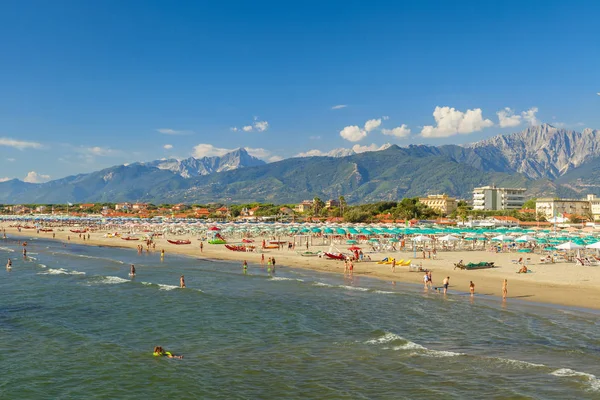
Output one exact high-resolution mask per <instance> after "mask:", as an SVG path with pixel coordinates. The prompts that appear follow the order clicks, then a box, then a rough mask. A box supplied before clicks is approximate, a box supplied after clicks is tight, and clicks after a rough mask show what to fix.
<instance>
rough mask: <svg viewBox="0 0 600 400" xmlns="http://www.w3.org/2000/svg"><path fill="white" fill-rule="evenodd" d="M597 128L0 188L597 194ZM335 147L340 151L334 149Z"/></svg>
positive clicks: (226, 159)
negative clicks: (494, 189)
mask: <svg viewBox="0 0 600 400" xmlns="http://www.w3.org/2000/svg"><path fill="white" fill-rule="evenodd" d="M599 139H600V131H598V130H591V129H586V130H584V131H583V132H575V131H571V130H565V129H558V128H555V127H553V126H551V125H548V124H544V125H540V126H533V127H529V128H527V129H525V130H523V131H521V132H517V133H513V134H510V135H500V136H495V137H492V138H490V139H487V140H483V141H480V142H476V143H471V144H467V145H462V146H459V145H444V146H425V145H411V146H408V147H398V146H396V145H391V146H387V145H385V146H383V147H382V149H381V150H379V149H374V150H377V151H364V152H360V153H358V152H357V151H354V150H353V151H352V152H351V153H348V154H345V153H344V152H341V151H336V152H334V153H332V155H334V156H337V157H334V156H312V157H296V158H289V159H286V160H282V161H278V162H274V163H269V164H267V163H265V162H264V161H262V160H260V159H258V158H256V157H253V156H251V155H250V154H248V152H247V151H246V150H245V149H238V150H235V151H233V152H231V153H227V154H225V155H223V156H220V157H205V158H200V159H195V158H188V159H185V160H176V159H169V160H157V161H152V162H146V163H133V164H130V165H119V166H114V167H110V168H106V169H103V170H101V171H96V172H92V173H89V174H80V175H75V176H69V177H66V178H62V179H57V180H54V181H50V182H46V183H40V184H33V183H25V182H22V181H19V180H11V181H7V182H2V183H0V202H1V203H7V204H15V203H66V202H73V203H75V202H77V203H80V202H117V201H148V202H153V203H174V202H186V203H207V202H251V201H261V202H274V203H291V202H298V201H301V200H304V199H310V198H313V197H314V196H319V197H321V198H323V199H327V198H337V197H338V196H340V195H344V196H345V198H346V200H347V201H349V202H353V203H358V202H371V201H380V200H397V199H400V198H402V197H407V196H411V197H412V196H422V195H426V194H433V193H447V194H449V195H453V196H457V197H459V198H470V192H471V191H472V190H473V188H474V187H476V186H482V185H491V184H496V185H498V186H504V187H525V188H527V189H528V192H527V196H528V197H537V196H542V195H545V196H558V197H582V196H583V195H584V194H586V193H594V194H599V195H600V175H599V174H598V172H600V142H599ZM338 150H339V149H338Z"/></svg>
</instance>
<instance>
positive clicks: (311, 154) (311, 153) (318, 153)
mask: <svg viewBox="0 0 600 400" xmlns="http://www.w3.org/2000/svg"><path fill="white" fill-rule="evenodd" d="M326 155H327V153H324V152H322V151H321V150H317V149H312V150H309V151H305V152H303V153H298V154H296V157H321V156H326Z"/></svg>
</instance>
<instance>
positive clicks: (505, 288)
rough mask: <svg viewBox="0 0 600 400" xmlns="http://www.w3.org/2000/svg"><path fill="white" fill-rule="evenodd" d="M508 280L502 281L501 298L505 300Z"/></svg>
mask: <svg viewBox="0 0 600 400" xmlns="http://www.w3.org/2000/svg"><path fill="white" fill-rule="evenodd" d="M507 286H508V280H507V279H505V280H504V282H502V300H506V295H507V294H508V288H507Z"/></svg>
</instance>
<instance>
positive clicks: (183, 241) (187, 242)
mask: <svg viewBox="0 0 600 400" xmlns="http://www.w3.org/2000/svg"><path fill="white" fill-rule="evenodd" d="M167 242H169V243H171V244H191V243H192V241H191V240H171V239H167Z"/></svg>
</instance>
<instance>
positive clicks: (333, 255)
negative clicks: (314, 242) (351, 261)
mask: <svg viewBox="0 0 600 400" xmlns="http://www.w3.org/2000/svg"><path fill="white" fill-rule="evenodd" d="M324 254H325V257H327V258H329V259H332V260H344V259H345V258H346V256H345V255H343V254H342V253H324Z"/></svg>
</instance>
